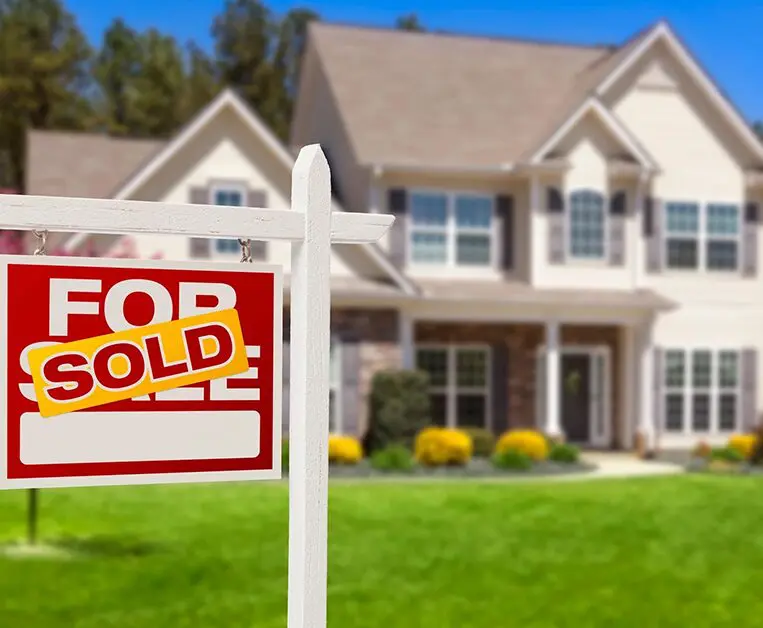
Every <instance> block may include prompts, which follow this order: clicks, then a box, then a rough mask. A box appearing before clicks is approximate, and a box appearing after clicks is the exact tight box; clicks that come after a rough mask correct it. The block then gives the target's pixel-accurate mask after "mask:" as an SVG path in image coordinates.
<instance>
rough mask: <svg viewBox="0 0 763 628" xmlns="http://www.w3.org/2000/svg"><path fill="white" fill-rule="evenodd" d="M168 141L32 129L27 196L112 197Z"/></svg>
mask: <svg viewBox="0 0 763 628" xmlns="http://www.w3.org/2000/svg"><path fill="white" fill-rule="evenodd" d="M164 143H165V142H164V141H162V140H143V139H140V140H138V139H127V138H114V137H109V136H107V135H98V134H93V133H75V132H62V131H30V132H29V134H28V136H27V168H26V171H27V182H26V193H27V194H37V195H40V196H74V197H84V198H111V197H112V196H113V194H114V193H115V192H116V188H117V187H118V186H119V185H120V184H121V183H122V182H123V181H124V180H125V179H126V178H127V177H128V176H129V175H130V174H132V173H133V172H134V171H135V170H136V169H137V168H139V167H140V166H142V165H143V164H144V163H146V161H148V160H149V159H150V158H151V157H153V156H154V155H155V154H156V153H157V152H158V150H159V149H160V148H161V147H162V146H164Z"/></svg>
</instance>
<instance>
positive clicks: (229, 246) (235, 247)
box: [212, 187, 244, 253]
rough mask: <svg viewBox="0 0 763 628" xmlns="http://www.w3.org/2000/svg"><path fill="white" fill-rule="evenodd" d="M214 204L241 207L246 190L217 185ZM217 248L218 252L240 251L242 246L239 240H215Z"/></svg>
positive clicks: (213, 196)
mask: <svg viewBox="0 0 763 628" xmlns="http://www.w3.org/2000/svg"><path fill="white" fill-rule="evenodd" d="M212 204H213V205H235V206H237V207H240V206H242V205H243V204H244V192H243V190H242V189H236V188H222V187H216V188H213V189H212ZM215 250H216V251H217V252H218V253H239V252H240V251H241V246H240V245H239V243H238V240H215Z"/></svg>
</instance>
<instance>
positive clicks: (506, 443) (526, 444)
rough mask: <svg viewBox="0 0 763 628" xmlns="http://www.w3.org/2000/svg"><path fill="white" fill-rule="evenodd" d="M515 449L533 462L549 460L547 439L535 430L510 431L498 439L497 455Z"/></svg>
mask: <svg viewBox="0 0 763 628" xmlns="http://www.w3.org/2000/svg"><path fill="white" fill-rule="evenodd" d="M510 449H513V450H514V451H520V452H522V453H523V454H527V455H528V456H529V457H530V458H531V459H532V460H535V461H536V462H537V461H540V460H545V459H546V458H548V450H549V446H548V441H547V440H546V437H545V436H544V435H543V434H541V433H540V432H536V431H535V430H510V431H508V432H505V433H504V434H503V435H502V436H501V438H499V439H498V444H497V445H496V453H499V454H502V453H504V452H506V451H509V450H510Z"/></svg>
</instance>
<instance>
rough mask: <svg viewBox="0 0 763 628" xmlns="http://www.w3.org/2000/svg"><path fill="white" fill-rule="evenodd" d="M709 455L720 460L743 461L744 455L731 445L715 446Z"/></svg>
mask: <svg viewBox="0 0 763 628" xmlns="http://www.w3.org/2000/svg"><path fill="white" fill-rule="evenodd" d="M710 457H711V458H712V459H713V460H722V461H723V462H744V456H743V455H742V454H741V452H740V451H739V450H738V449H734V448H733V447H717V448H715V449H713V453H712V454H711V455H710Z"/></svg>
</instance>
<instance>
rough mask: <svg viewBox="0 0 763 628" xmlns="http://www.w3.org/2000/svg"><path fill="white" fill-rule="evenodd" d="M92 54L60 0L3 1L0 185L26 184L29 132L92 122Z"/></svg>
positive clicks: (0, 28)
mask: <svg viewBox="0 0 763 628" xmlns="http://www.w3.org/2000/svg"><path fill="white" fill-rule="evenodd" d="M91 54H92V53H91V50H90V47H89V46H88V44H87V42H86V40H85V37H84V36H83V34H82V32H81V31H80V30H79V28H78V26H77V24H76V21H75V19H74V17H73V16H72V15H71V14H70V13H69V12H68V11H66V9H65V8H64V6H63V5H62V3H61V2H60V0H0V102H2V107H1V108H0V151H2V154H3V156H2V158H0V163H7V164H8V166H7V168H6V171H5V172H2V173H0V177H2V179H1V180H0V183H2V184H3V185H11V186H13V187H16V188H18V189H22V188H23V183H24V148H25V142H26V130H27V128H29V127H33V128H43V129H44V128H59V129H79V128H84V127H86V126H88V125H89V124H92V122H93V116H92V107H91V105H90V100H89V97H90V95H91V94H90V87H91V86H92V81H91V77H90V74H89V63H88V62H89V60H90V58H91Z"/></svg>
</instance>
